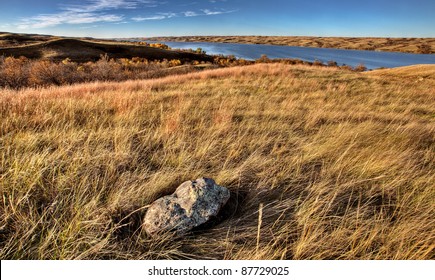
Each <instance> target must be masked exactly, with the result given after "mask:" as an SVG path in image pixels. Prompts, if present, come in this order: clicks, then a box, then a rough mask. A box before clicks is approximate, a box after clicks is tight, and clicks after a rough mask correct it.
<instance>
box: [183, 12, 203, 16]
mask: <svg viewBox="0 0 435 280" xmlns="http://www.w3.org/2000/svg"><path fill="white" fill-rule="evenodd" d="M183 14H184V16H185V17H196V16H199V14H198V13H196V12H193V11H186V12H183Z"/></svg>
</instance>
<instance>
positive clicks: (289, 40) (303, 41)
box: [149, 36, 435, 54]
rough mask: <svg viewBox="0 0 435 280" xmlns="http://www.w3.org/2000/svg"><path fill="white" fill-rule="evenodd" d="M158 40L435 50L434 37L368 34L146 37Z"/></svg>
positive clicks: (390, 50)
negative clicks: (360, 35) (390, 36)
mask: <svg viewBox="0 0 435 280" xmlns="http://www.w3.org/2000/svg"><path fill="white" fill-rule="evenodd" d="M149 39H150V40H158V41H179V42H217V43H240V44H269V45H281V46H297V47H314V48H336V49H351V50H372V51H374V50H377V51H388V52H406V53H427V54H429V53H432V54H433V53H435V38H376V37H374V38H371V37H310V36H182V37H156V38H149Z"/></svg>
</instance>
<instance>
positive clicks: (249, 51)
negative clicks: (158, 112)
mask: <svg viewBox="0 0 435 280" xmlns="http://www.w3.org/2000/svg"><path fill="white" fill-rule="evenodd" d="M163 43H164V44H166V45H168V46H169V47H171V48H173V49H194V50H196V49H197V48H201V49H202V50H204V51H205V52H206V53H207V54H216V55H217V54H223V55H234V56H236V57H237V58H244V59H249V60H255V59H257V58H259V57H260V56H261V55H263V54H265V55H267V56H268V57H269V58H295V59H301V60H305V61H311V62H312V61H315V60H320V61H322V62H323V63H327V62H328V61H331V60H333V61H335V62H337V63H338V65H342V64H346V65H350V66H357V65H358V64H364V65H365V66H366V67H367V68H368V69H376V68H381V67H388V68H390V67H399V66H407V65H413V64H435V55H433V54H410V53H398V52H379V51H359V50H341V49H327V48H309V47H290V46H272V45H255V44H229V43H192V42H163Z"/></svg>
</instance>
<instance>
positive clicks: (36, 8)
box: [0, 0, 435, 38]
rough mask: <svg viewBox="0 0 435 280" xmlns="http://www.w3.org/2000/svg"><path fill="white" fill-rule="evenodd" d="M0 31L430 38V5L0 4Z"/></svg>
mask: <svg viewBox="0 0 435 280" xmlns="http://www.w3.org/2000/svg"><path fill="white" fill-rule="evenodd" d="M0 31H3V32H17V33H38V34H51V35H63V36H80V37H82V36H90V37H98V38H126V37H151V36H182V35H283V36H285V35H287V36H298V35H300V36H304V35H306V36H356V37H364V36H373V37H435V0H360V1H353V0H302V1H300V0H261V1H260V0H163V1H159V0H0Z"/></svg>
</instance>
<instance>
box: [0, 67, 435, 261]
mask: <svg viewBox="0 0 435 280" xmlns="http://www.w3.org/2000/svg"><path fill="white" fill-rule="evenodd" d="M425 73H426V72H425ZM428 73H429V75H428V76H425V78H424V80H420V77H418V74H416V75H417V76H413V75H409V76H406V77H402V76H398V74H397V73H393V74H391V75H390V76H385V75H384V74H383V75H378V74H376V72H374V73H370V74H361V73H353V72H347V71H342V70H337V69H331V68H316V67H305V66H285V65H279V64H267V65H262V64H259V65H253V66H246V67H235V68H228V69H217V70H209V71H203V72H201V73H193V74H187V75H180V76H171V77H166V78H162V79H156V80H148V81H127V82H120V83H115V82H114V83H109V82H106V83H103V82H100V83H92V84H79V85H73V86H64V87H50V88H46V89H24V90H20V91H14V90H1V91H0V120H1V123H0V190H1V193H2V205H1V206H0V215H1V216H0V244H1V246H0V256H1V258H2V259H23V258H24V259H102V258H119V259H159V258H163V259H180V258H181V259H185V258H195V259H197V258H207V259H208V258H212V259H331V258H333V259H336V258H338V259H428V258H432V257H433V255H434V250H435V245H434V244H435V243H434V238H435V229H434V220H433V217H434V214H435V213H434V212H435V211H434V204H433V202H434V201H435V188H434V184H433V182H434V176H435V175H434V172H433V171H434V163H435V160H434V158H435V156H434V154H435V150H434V149H435V145H434V138H435V137H434V136H435V126H434V116H435V109H434V108H435V104H434V103H435V102H434V94H435V91H434V75H433V74H430V73H434V72H433V71H432V72H430V71H429V72H428ZM200 176H207V177H211V178H214V179H215V180H216V182H217V183H218V184H220V185H223V186H227V187H228V188H229V189H230V190H231V192H232V198H231V199H230V202H229V204H228V206H227V209H225V213H224V217H223V218H224V219H223V220H222V221H220V223H218V224H216V225H214V226H213V227H210V228H206V229H202V230H199V231H195V232H194V233H192V234H190V235H188V236H186V237H183V238H178V239H175V240H174V239H173V237H172V236H170V235H167V236H162V237H161V238H159V239H157V240H152V239H150V238H149V237H148V236H146V234H145V233H144V232H141V227H140V225H141V219H142V217H143V215H144V213H145V211H146V209H147V205H149V204H150V203H151V202H153V201H154V200H155V199H156V198H158V197H161V196H162V195H165V194H169V193H171V192H173V191H174V190H175V188H176V187H177V186H178V185H179V184H180V183H181V182H183V181H185V180H189V179H195V178H197V177H200ZM260 205H262V206H261V207H260ZM259 211H260V213H259Z"/></svg>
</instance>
